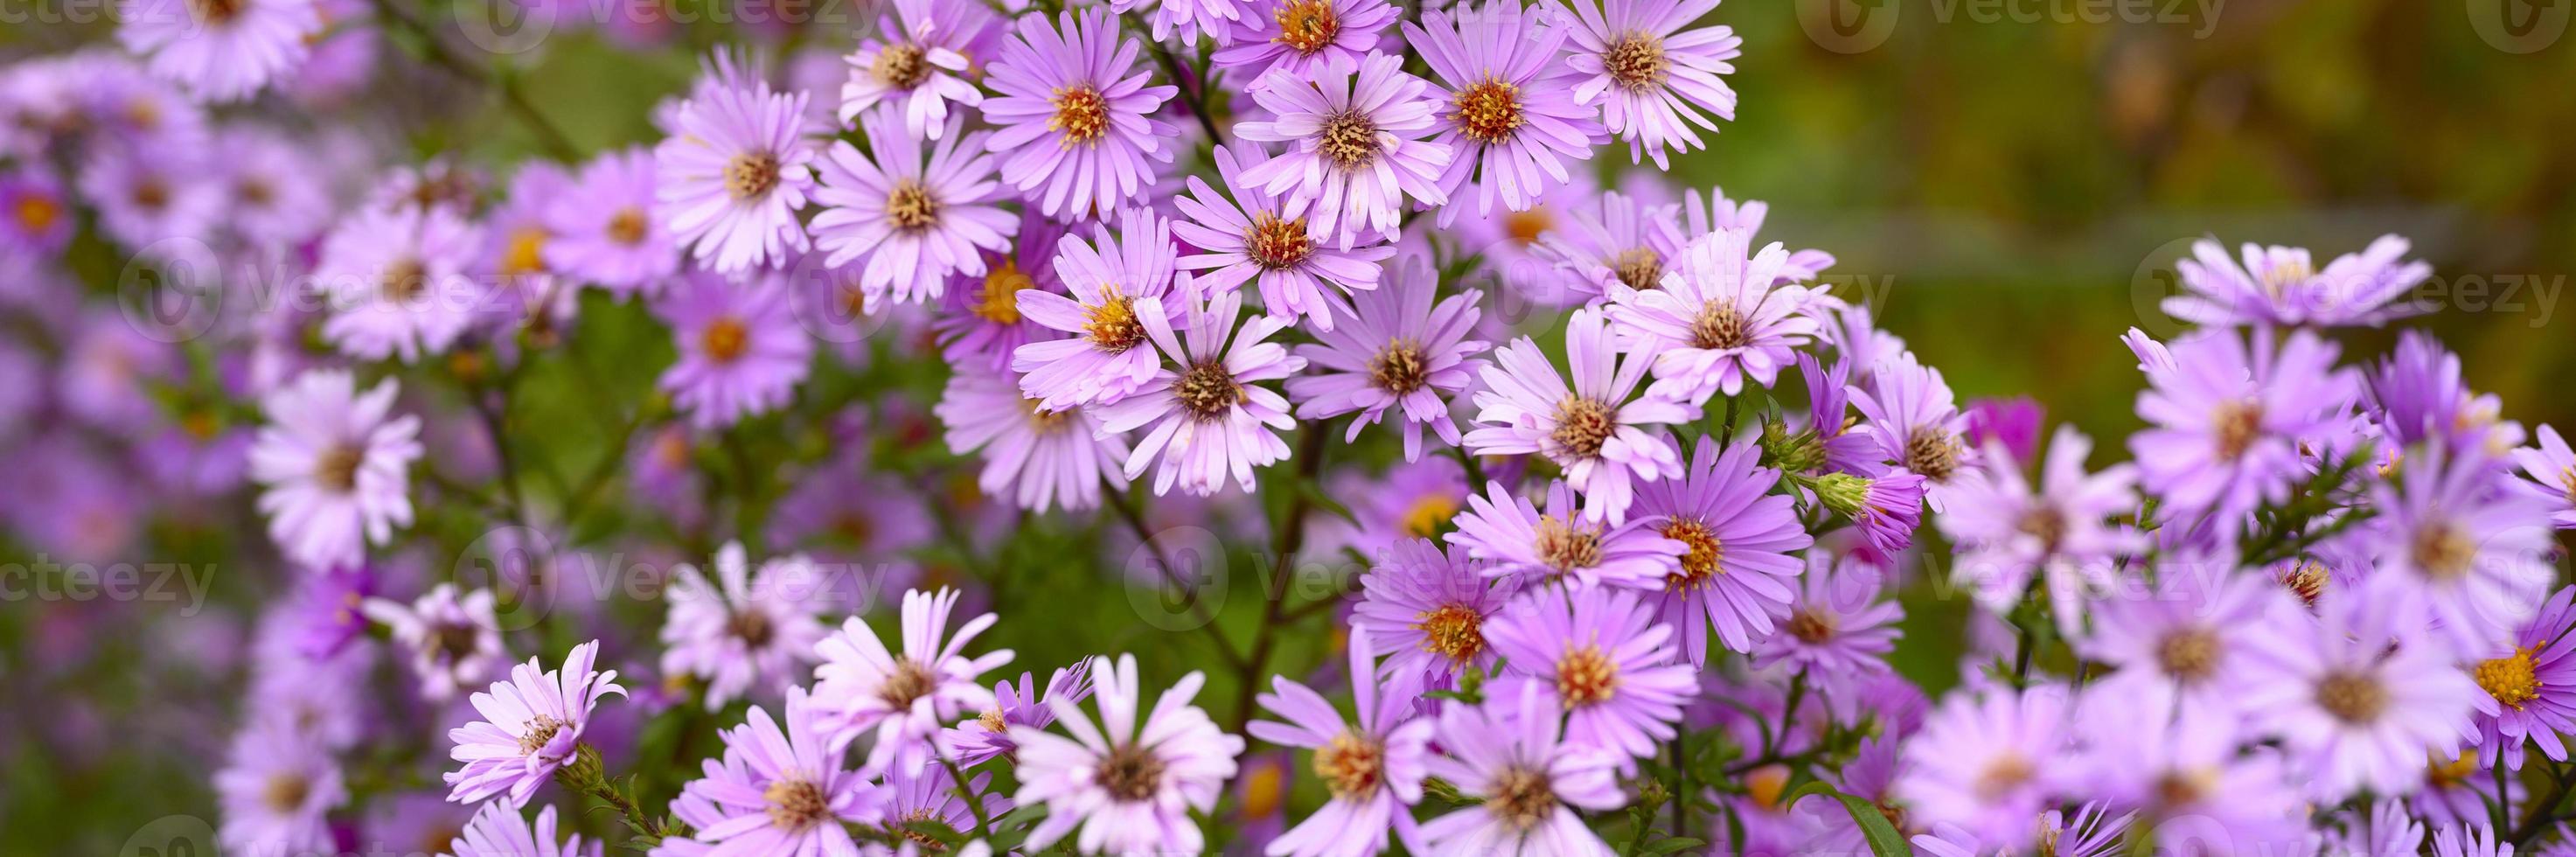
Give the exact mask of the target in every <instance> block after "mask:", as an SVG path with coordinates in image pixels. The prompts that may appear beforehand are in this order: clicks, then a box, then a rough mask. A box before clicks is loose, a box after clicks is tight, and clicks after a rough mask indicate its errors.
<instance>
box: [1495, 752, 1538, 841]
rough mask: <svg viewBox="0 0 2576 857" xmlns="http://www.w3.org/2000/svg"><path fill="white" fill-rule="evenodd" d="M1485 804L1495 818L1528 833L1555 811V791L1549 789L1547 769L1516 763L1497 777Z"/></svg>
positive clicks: (1514, 828)
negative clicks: (1516, 764) (1520, 765)
mask: <svg viewBox="0 0 2576 857" xmlns="http://www.w3.org/2000/svg"><path fill="white" fill-rule="evenodd" d="M1485 803H1486V804H1487V805H1488V806H1490V807H1492V808H1491V809H1490V810H1489V811H1490V812H1492V813H1493V814H1494V817H1496V818H1499V819H1501V820H1502V822H1503V823H1504V824H1505V825H1508V826H1510V827H1511V828H1512V829H1513V830H1516V831H1520V832H1523V833H1526V832H1528V831H1529V830H1530V828H1533V827H1537V826H1538V825H1539V822H1542V821H1546V820H1547V818H1548V816H1550V815H1553V814H1555V811H1556V791H1555V790H1554V789H1553V788H1550V786H1549V783H1548V779H1547V772H1546V771H1543V770H1532V769H1529V768H1523V767H1519V766H1513V767H1510V768H1506V769H1504V770H1503V772H1502V773H1500V774H1497V775H1495V776H1494V793H1493V794H1492V795H1489V796H1487V797H1486V800H1485Z"/></svg>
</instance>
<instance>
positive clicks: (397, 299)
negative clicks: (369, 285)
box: [376, 256, 429, 303]
mask: <svg viewBox="0 0 2576 857" xmlns="http://www.w3.org/2000/svg"><path fill="white" fill-rule="evenodd" d="M376 291H377V294H378V295H380V296H382V297H383V298H384V299H385V300H386V301H387V302H389V303H410V302H411V301H412V299H414V298H417V297H420V296H421V294H422V293H423V292H427V291H429V267H428V266H426V265H423V264H421V261H420V260H419V259H414V258H412V257H409V256H404V257H401V258H398V259H395V260H393V261H392V262H389V263H386V265H385V270H384V273H383V275H382V278H381V279H379V280H378V281H377V283H376Z"/></svg>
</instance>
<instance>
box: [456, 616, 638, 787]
mask: <svg viewBox="0 0 2576 857" xmlns="http://www.w3.org/2000/svg"><path fill="white" fill-rule="evenodd" d="M598 657H599V641H598V640H592V641H590V642H587V643H583V644H581V645H578V646H574V647H572V654H570V655H567V656H565V658H564V665H563V669H562V670H561V671H560V672H557V671H552V670H549V671H546V672H538V671H537V659H536V658H529V659H528V662H527V663H524V664H520V665H518V666H517V667H513V668H512V669H511V670H510V679H509V680H508V681H500V682H494V683H493V684H492V690H491V692H489V693H477V694H475V695H474V697H473V700H472V701H473V703H474V710H475V711H477V712H479V713H481V714H482V715H483V719H481V720H476V721H472V722H469V723H467V724H465V725H464V726H462V727H459V728H456V729H450V730H448V732H447V737H448V738H449V739H450V740H453V741H455V742H456V749H455V750H454V751H453V752H452V753H451V754H450V755H451V756H452V757H453V758H454V759H455V760H456V761H458V762H462V763H464V764H463V765H461V766H459V767H458V768H457V769H456V770H453V771H449V772H447V774H446V780H447V785H448V792H447V799H448V800H451V801H455V802H457V803H474V802H476V801H480V800H483V799H484V798H488V797H493V796H496V795H497V796H500V797H501V798H502V799H503V800H505V801H507V802H508V803H509V804H510V806H512V807H523V806H527V805H528V798H529V796H531V795H534V794H536V792H537V787H538V786H542V785H545V784H546V780H548V779H550V778H552V777H553V776H554V774H555V769H557V768H561V767H563V766H564V763H566V762H569V761H571V760H572V756H573V750H574V748H576V747H577V746H579V745H580V743H581V731H582V729H583V728H585V727H587V726H589V725H590V713H591V709H592V708H593V707H595V706H597V705H598V704H599V699H600V697H603V696H607V695H608V694H612V693H614V694H617V695H619V696H624V695H626V688H623V687H619V686H618V685H617V671H616V670H609V671H607V672H604V673H602V672H593V671H592V670H591V668H590V667H591V663H592V662H593V661H595V660H597V659H598Z"/></svg>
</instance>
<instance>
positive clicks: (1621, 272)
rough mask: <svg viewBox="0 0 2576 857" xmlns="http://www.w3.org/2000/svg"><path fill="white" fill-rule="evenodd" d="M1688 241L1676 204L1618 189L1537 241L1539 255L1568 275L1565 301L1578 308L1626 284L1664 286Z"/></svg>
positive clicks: (1588, 203) (1569, 216)
mask: <svg viewBox="0 0 2576 857" xmlns="http://www.w3.org/2000/svg"><path fill="white" fill-rule="evenodd" d="M1686 246H1687V242H1686V241H1685V240H1684V238H1683V236H1682V231H1681V229H1680V228H1679V227H1678V226H1677V225H1675V224H1674V223H1673V219H1672V206H1669V205H1651V204H1647V203H1645V202H1643V201H1640V200H1638V199H1636V198H1634V197H1630V196H1627V195H1625V194H1621V193H1619V192H1618V191H1602V192H1601V193H1600V194H1598V195H1597V201H1596V200H1594V199H1587V200H1584V201H1583V204H1582V205H1581V206H1579V207H1577V208H1575V209H1573V210H1572V211H1569V212H1567V214H1566V216H1565V217H1564V218H1563V219H1562V220H1561V221H1559V222H1558V223H1557V224H1556V225H1555V227H1554V228H1552V229H1549V230H1548V231H1547V232H1546V233H1544V234H1542V235H1540V236H1539V238H1538V246H1537V247H1536V248H1535V251H1534V252H1535V254H1536V255H1537V256H1538V257H1539V258H1540V259H1544V260H1547V261H1549V262H1552V263H1554V264H1555V265H1556V266H1557V267H1558V268H1560V269H1563V270H1564V271H1565V272H1566V273H1567V274H1568V275H1569V277H1570V281H1569V282H1567V283H1566V294H1565V295H1564V298H1565V299H1564V300H1562V301H1558V303H1566V304H1574V303H1582V302H1585V301H1588V300H1590V299H1592V298H1595V297H1599V296H1602V295H1607V294H1609V293H1610V287H1611V286H1614V285H1624V286H1627V287H1629V288H1632V289H1637V290H1640V291H1644V290H1648V289H1656V288H1661V287H1662V286H1663V282H1664V272H1665V271H1666V270H1667V269H1670V268H1674V267H1678V266H1679V265H1680V264H1681V259H1682V253H1683V250H1684V248H1685V247H1686Z"/></svg>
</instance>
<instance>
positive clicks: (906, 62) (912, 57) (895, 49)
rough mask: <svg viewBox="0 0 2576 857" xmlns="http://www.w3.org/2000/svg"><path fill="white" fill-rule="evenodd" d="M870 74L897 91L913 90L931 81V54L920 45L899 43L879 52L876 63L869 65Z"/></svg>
mask: <svg viewBox="0 0 2576 857" xmlns="http://www.w3.org/2000/svg"><path fill="white" fill-rule="evenodd" d="M868 74H869V75H870V76H873V77H875V78H876V79H877V82H878V83H882V84H885V85H887V86H891V87H894V88H896V89H911V88H913V87H916V86H920V85H921V82H922V81H925V80H929V79H930V52H928V51H924V50H922V49H921V46H920V45H915V44H910V43H898V44H892V45H887V46H885V49H883V50H880V51H877V58H876V60H875V61H873V62H870V63H868Z"/></svg>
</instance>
